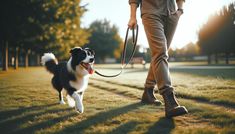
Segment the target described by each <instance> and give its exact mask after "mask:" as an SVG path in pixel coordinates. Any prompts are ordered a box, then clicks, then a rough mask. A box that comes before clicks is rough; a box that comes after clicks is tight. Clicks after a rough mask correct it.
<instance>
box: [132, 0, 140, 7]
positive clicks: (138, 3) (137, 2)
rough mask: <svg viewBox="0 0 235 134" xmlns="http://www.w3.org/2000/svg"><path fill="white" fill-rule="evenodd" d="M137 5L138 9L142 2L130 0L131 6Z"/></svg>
mask: <svg viewBox="0 0 235 134" xmlns="http://www.w3.org/2000/svg"><path fill="white" fill-rule="evenodd" d="M132 3H135V4H136V5H137V7H139V5H140V0H129V4H132Z"/></svg>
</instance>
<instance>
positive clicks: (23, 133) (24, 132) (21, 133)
mask: <svg viewBox="0 0 235 134" xmlns="http://www.w3.org/2000/svg"><path fill="white" fill-rule="evenodd" d="M77 115H78V114H77V113H69V114H67V115H64V116H62V117H61V116H60V117H57V118H53V119H49V120H46V121H43V122H40V123H37V124H35V125H32V126H29V127H26V128H22V129H16V130H14V131H13V133H16V134H32V133H35V131H37V130H43V129H45V128H49V127H51V126H53V125H55V124H56V123H59V122H63V121H65V120H68V118H71V117H74V116H77Z"/></svg>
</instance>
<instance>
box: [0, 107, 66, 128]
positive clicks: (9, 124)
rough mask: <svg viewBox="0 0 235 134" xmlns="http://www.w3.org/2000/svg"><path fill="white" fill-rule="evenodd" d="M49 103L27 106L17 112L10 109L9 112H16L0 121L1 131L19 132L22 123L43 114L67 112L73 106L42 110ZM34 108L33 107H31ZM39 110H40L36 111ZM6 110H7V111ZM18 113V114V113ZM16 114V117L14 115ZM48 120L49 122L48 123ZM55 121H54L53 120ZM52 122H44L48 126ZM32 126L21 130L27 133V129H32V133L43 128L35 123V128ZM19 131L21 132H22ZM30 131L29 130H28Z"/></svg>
mask: <svg viewBox="0 0 235 134" xmlns="http://www.w3.org/2000/svg"><path fill="white" fill-rule="evenodd" d="M53 105H54V104H50V106H53ZM47 106H48V105H43V106H35V107H27V108H24V109H19V110H18V111H19V113H17V112H18V111H17V110H13V111H10V110H8V112H9V113H12V112H14V113H15V114H14V115H13V114H10V115H6V116H7V117H8V119H6V120H3V121H1V122H0V132H3V133H18V128H19V126H20V125H22V124H24V123H28V122H30V121H32V120H34V118H35V117H39V116H42V115H44V114H56V113H59V112H66V111H70V110H71V108H66V109H61V108H60V109H51V110H44V111H42V109H41V108H44V107H47ZM30 108H32V109H30ZM28 110H33V111H32V112H33V113H32V112H27V111H28ZM36 110H38V111H36ZM5 112H6V111H5ZM24 112H25V113H24ZM16 113H17V114H16ZM14 116H16V117H14ZM46 122H48V123H46ZM52 122H53V121H52ZM49 123H50V122H49V121H48V120H47V121H45V123H44V124H46V125H47V126H48V124H49ZM54 123H56V120H55V121H54ZM37 126H38V127H39V128H38V127H37ZM30 128H31V127H27V128H25V129H24V130H21V131H23V132H25V133H26V131H25V130H27V131H28V130H30V131H29V133H32V131H33V130H36V129H37V128H38V129H41V128H40V126H39V125H34V127H33V129H32V130H31V129H30ZM21 131H19V132H21ZM27 133H28V132H27Z"/></svg>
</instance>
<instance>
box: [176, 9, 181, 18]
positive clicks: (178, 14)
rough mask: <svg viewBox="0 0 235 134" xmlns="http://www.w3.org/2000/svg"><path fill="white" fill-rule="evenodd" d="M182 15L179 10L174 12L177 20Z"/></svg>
mask: <svg viewBox="0 0 235 134" xmlns="http://www.w3.org/2000/svg"><path fill="white" fill-rule="evenodd" d="M182 14H183V13H182V12H181V11H179V10H177V11H176V15H177V16H178V18H179V17H180V16H181V15H182Z"/></svg>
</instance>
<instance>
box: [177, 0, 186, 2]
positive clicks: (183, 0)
mask: <svg viewBox="0 0 235 134" xmlns="http://www.w3.org/2000/svg"><path fill="white" fill-rule="evenodd" d="M178 1H181V0H176V2H178ZM182 1H184V2H185V0H182Z"/></svg>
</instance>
